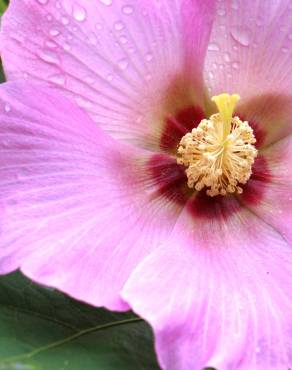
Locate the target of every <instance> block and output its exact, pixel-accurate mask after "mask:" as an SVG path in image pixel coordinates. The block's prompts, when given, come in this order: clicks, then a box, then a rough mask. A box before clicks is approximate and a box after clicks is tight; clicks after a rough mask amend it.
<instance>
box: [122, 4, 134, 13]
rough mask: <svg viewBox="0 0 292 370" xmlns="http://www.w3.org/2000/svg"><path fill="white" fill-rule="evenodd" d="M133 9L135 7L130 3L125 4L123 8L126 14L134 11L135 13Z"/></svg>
mask: <svg viewBox="0 0 292 370" xmlns="http://www.w3.org/2000/svg"><path fill="white" fill-rule="evenodd" d="M133 11H134V9H133V7H132V6H130V5H125V6H123V8H122V12H123V13H124V14H127V15H130V14H132V13H133Z"/></svg>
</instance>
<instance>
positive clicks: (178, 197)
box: [147, 154, 190, 205]
mask: <svg viewBox="0 0 292 370" xmlns="http://www.w3.org/2000/svg"><path fill="white" fill-rule="evenodd" d="M147 167H148V170H149V174H150V176H151V178H152V180H153V182H154V184H156V186H157V188H158V190H157V193H156V195H158V196H162V197H164V198H166V199H167V200H170V201H172V202H175V203H177V204H178V205H184V204H185V203H186V201H187V199H188V198H189V196H190V189H189V188H188V186H187V183H186V180H187V178H186V175H185V171H184V167H182V166H179V165H178V164H177V163H176V160H175V159H174V158H172V157H170V156H168V155H164V154H155V155H153V156H152V157H151V158H150V160H149V161H148V163H147Z"/></svg>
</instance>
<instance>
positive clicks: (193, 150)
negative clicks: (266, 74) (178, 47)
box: [177, 94, 258, 197]
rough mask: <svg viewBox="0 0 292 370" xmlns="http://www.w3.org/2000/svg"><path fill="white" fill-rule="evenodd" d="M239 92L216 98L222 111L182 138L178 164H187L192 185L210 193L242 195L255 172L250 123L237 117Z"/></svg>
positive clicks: (187, 173)
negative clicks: (235, 115) (243, 187)
mask: <svg viewBox="0 0 292 370" xmlns="http://www.w3.org/2000/svg"><path fill="white" fill-rule="evenodd" d="M239 99H240V97H239V95H237V94H233V95H228V94H221V95H218V96H214V97H213V98H212V101H214V102H215V104H216V105H217V108H218V111H219V113H217V114H213V115H212V116H211V117H210V118H209V119H203V120H202V121H201V122H200V124H199V125H198V127H197V128H194V129H193V130H192V131H191V132H189V133H187V134H186V135H185V136H183V137H182V139H181V141H180V144H179V147H178V152H177V153H178V154H177V163H178V164H180V165H184V166H185V167H187V169H186V171H185V172H186V175H187V178H188V186H189V187H190V188H195V189H196V190H198V191H200V190H203V189H205V188H206V193H207V195H209V196H211V197H214V196H216V195H227V194H228V193H238V194H241V193H242V191H243V189H242V187H241V186H240V184H245V183H246V182H247V181H248V180H249V178H250V176H251V174H252V165H253V163H254V159H255V157H256V156H257V153H258V152H257V150H256V148H255V146H254V144H255V142H256V139H255V136H254V134H253V130H252V128H251V127H250V126H249V124H248V122H246V121H244V122H243V121H241V120H240V118H239V117H233V112H234V108H235V105H236V103H237V101H238V100H239Z"/></svg>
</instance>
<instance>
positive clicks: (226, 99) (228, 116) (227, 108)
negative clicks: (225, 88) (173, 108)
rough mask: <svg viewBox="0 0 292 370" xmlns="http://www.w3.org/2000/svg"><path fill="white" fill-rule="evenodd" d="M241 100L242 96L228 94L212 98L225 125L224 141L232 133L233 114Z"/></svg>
mask: <svg viewBox="0 0 292 370" xmlns="http://www.w3.org/2000/svg"><path fill="white" fill-rule="evenodd" d="M239 99H240V96H239V95H238V94H232V95H229V94H226V93H224V94H220V95H216V96H213V97H212V98H211V100H212V101H213V102H215V104H216V105H217V108H218V111H219V114H220V117H221V120H222V122H223V123H224V128H223V138H222V139H223V140H225V138H226V137H227V135H228V134H229V133H230V131H231V120H232V116H233V112H234V108H235V106H236V103H237V102H238V100H239Z"/></svg>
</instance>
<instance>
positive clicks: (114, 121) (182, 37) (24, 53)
mask: <svg viewBox="0 0 292 370" xmlns="http://www.w3.org/2000/svg"><path fill="white" fill-rule="evenodd" d="M213 3H214V0H206V1H204V2H203V3H202V2H201V1H199V0H178V1H175V2H171V3H170V2H169V1H168V0H162V1H159V2H157V1H155V0H142V1H138V2H137V1H134V0H129V1H127V3H125V2H124V1H122V0H115V1H111V0H100V1H87V0H79V1H78V4H77V2H72V1H69V0H63V1H58V3H56V2H54V1H46V2H44V1H39V2H38V1H34V2H31V1H27V0H26V1H12V2H11V5H10V7H9V9H8V11H7V13H6V14H5V16H4V18H3V24H2V36H1V53H2V58H3V61H4V66H5V71H6V73H7V76H8V79H10V80H13V79H19V78H21V79H22V78H23V76H25V77H27V78H28V77H29V78H33V79H36V80H42V81H47V82H49V83H50V84H53V85H55V86H57V87H59V88H60V89H61V90H63V91H64V92H66V93H67V95H70V96H73V97H74V98H75V99H76V101H77V103H78V104H79V105H80V106H82V107H83V108H85V109H86V110H87V111H88V112H89V113H90V115H91V117H92V118H93V119H94V120H95V121H96V122H98V124H100V125H101V126H102V127H103V128H104V129H105V130H107V131H110V132H111V133H112V134H113V135H115V136H116V137H118V138H121V139H123V140H127V141H132V142H138V143H139V144H140V145H144V146H147V145H148V146H153V145H154V146H156V147H157V146H159V144H160V143H159V135H160V130H161V128H160V126H161V125H162V123H163V119H161V115H163V116H165V115H168V114H170V115H173V113H175V112H173V110H174V109H176V108H185V107H186V106H187V107H188V106H191V105H192V104H193V102H194V100H196V103H197V105H201V106H202V105H203V80H202V69H203V59H204V56H205V52H206V47H207V42H208V37H209V34H210V30H211V23H212V19H213V11H212V9H213ZM180 105H183V106H182V107H180ZM161 110H162V111H163V112H161Z"/></svg>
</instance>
